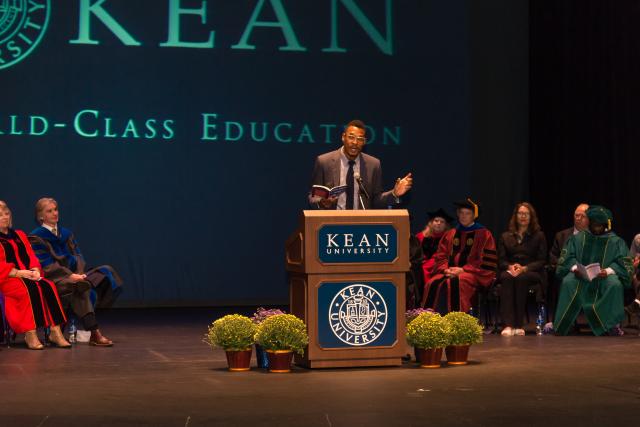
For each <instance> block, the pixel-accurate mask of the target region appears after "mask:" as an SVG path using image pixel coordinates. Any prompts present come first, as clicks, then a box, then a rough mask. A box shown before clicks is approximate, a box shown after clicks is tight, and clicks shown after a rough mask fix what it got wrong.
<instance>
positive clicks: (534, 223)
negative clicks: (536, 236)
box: [509, 202, 540, 234]
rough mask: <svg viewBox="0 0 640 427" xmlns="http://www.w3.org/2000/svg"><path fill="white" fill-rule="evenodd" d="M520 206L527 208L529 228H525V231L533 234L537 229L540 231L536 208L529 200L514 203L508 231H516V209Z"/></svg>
mask: <svg viewBox="0 0 640 427" xmlns="http://www.w3.org/2000/svg"><path fill="white" fill-rule="evenodd" d="M522 206H524V207H525V208H527V209H529V214H530V216H529V228H528V229H527V231H528V232H529V234H533V233H536V232H538V231H540V223H539V222H538V214H537V213H536V210H535V209H534V207H533V205H531V203H529V202H520V203H518V204H517V205H516V207H515V208H514V209H513V215H511V219H510V220H509V231H510V232H512V233H515V232H516V231H518V221H517V218H518V209H520V208H521V207H522Z"/></svg>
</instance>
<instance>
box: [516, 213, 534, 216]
mask: <svg viewBox="0 0 640 427" xmlns="http://www.w3.org/2000/svg"><path fill="white" fill-rule="evenodd" d="M518 216H531V214H530V213H529V212H518Z"/></svg>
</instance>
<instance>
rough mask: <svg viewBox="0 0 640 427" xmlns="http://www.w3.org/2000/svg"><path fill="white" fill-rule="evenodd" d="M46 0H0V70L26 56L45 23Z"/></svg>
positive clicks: (49, 9)
mask: <svg viewBox="0 0 640 427" xmlns="http://www.w3.org/2000/svg"><path fill="white" fill-rule="evenodd" d="M50 14H51V4H50V0H0V69H3V68H8V67H11V66H12V65H15V64H17V63H18V62H20V61H22V60H23V59H24V58H26V57H27V56H28V55H29V54H30V53H31V52H32V51H33V50H34V49H35V48H36V46H38V43H40V40H42V37H43V36H44V33H45V32H46V30H47V26H48V25H49V16H50Z"/></svg>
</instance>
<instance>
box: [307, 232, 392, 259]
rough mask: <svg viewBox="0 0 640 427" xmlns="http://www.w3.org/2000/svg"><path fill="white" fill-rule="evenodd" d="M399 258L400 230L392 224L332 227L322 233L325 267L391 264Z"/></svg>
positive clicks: (320, 250) (320, 245) (320, 253)
mask: <svg viewBox="0 0 640 427" xmlns="http://www.w3.org/2000/svg"><path fill="white" fill-rule="evenodd" d="M397 256H398V230H396V229H395V228H394V227H393V226H391V225H388V224H340V225H335V224H328V225H323V226H322V227H320V229H319V230H318V258H320V262H322V263H324V264H331V263H355V262H360V263H362V262H365V263H376V262H391V261H393V260H394V259H395V258H396V257H397Z"/></svg>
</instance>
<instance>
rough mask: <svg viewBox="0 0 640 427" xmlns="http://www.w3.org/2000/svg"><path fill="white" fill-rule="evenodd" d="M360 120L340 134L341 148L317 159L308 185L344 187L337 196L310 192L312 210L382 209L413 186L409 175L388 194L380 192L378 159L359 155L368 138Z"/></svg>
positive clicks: (396, 200)
mask: <svg viewBox="0 0 640 427" xmlns="http://www.w3.org/2000/svg"><path fill="white" fill-rule="evenodd" d="M365 133H366V127H365V125H364V123H363V122H362V121H360V120H352V121H351V122H349V124H348V125H347V127H346V128H345V130H344V132H343V133H342V147H340V148H339V149H337V150H335V151H331V152H329V153H325V154H322V155H320V156H318V157H317V158H316V162H315V166H314V167H313V175H312V178H311V185H312V186H313V185H320V186H324V187H328V188H334V187H338V186H346V187H345V188H344V189H343V191H342V192H341V193H340V194H336V195H329V194H324V195H319V194H318V193H317V192H316V191H315V189H314V188H312V191H311V192H310V193H309V206H310V207H311V208H312V209H372V208H373V209H376V208H381V209H384V208H386V207H388V206H392V205H395V204H397V203H399V198H400V197H401V196H403V195H404V194H406V193H407V192H408V191H409V190H410V189H411V185H412V184H413V179H412V178H411V173H409V174H407V175H406V176H405V177H404V178H402V179H400V178H398V180H396V183H395V186H394V187H393V189H392V190H390V191H383V189H382V168H381V167H380V160H378V159H377V158H375V157H373V156H369V155H368V154H365V153H363V152H362V149H363V148H364V145H365V143H366V142H367V139H366V137H365Z"/></svg>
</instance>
